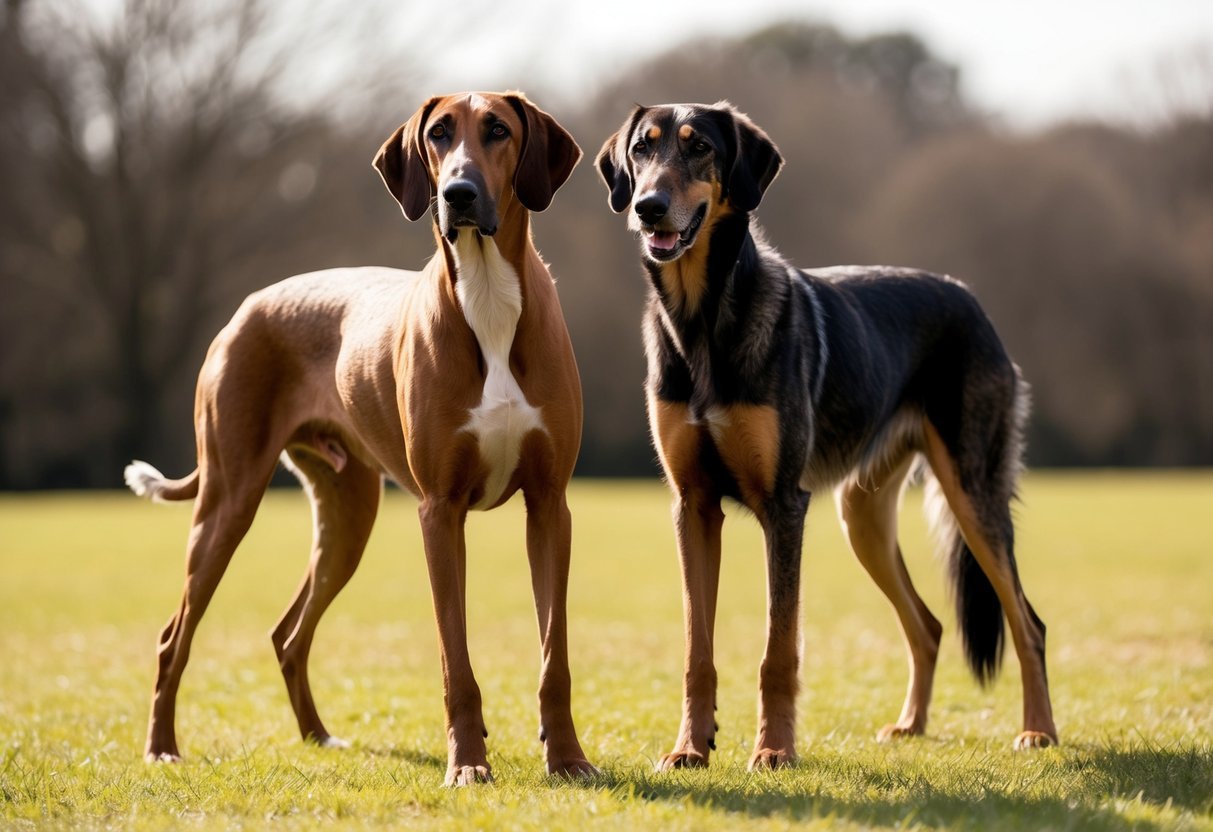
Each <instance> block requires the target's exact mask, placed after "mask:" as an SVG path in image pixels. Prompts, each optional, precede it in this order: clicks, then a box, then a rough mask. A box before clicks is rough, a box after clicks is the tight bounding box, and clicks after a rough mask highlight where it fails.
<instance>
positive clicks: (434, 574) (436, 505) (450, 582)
mask: <svg viewBox="0 0 1213 832" xmlns="http://www.w3.org/2000/svg"><path fill="white" fill-rule="evenodd" d="M418 513H419V514H420V516H421V534H422V537H423V539H424V542H425V560H426V564H427V565H428V567H429V572H430V592H431V594H432V595H433V597H434V617H435V619H436V621H437V624H438V643H439V648H440V650H441V652H442V689H443V694H444V700H445V703H446V737H447V769H446V780H445V782H446V785H448V786H466V785H469V784H471V783H477V782H490V781H492V779H493V775H492V773H491V772H490V769H489V763H488V756H487V753H486V751H485V745H484V739H485V737H486V736H487V735H488V732H487V731H486V730H485V727H484V714H483V713H482V711H481V708H480V687H479V685H477V684H476V678H475V676H473V675H472V664H471V661H470V659H469V657H468V643H467V614H466V587H467V581H466V575H467V548H466V546H465V542H464V530H463V524H464V521H465V520H466V519H467V507H466V506H457V505H453V504H452V503H451V502H450V501H448V500H443V499H433V498H426V499H425V500H423V501H422V503H421V507H420V509H419V510H418Z"/></svg>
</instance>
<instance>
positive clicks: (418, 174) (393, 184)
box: [371, 97, 439, 220]
mask: <svg viewBox="0 0 1213 832" xmlns="http://www.w3.org/2000/svg"><path fill="white" fill-rule="evenodd" d="M438 101H439V99H438V98H436V97H435V98H431V99H430V100H429V101H427V102H425V104H423V105H422V106H421V109H419V110H418V111H417V112H415V113H413V115H412V117H411V118H410V119H409V120H408V121H406V122H405V123H404V124H402V125H400V127H398V128H397V129H396V132H395V133H393V134H392V135H391V137H390V138H388V140H387V141H386V142H384V143H383V146H382V147H380V148H379V152H378V153H376V154H375V158H374V160H372V162H371V164H373V165H374V166H375V169H376V170H378V171H379V175H380V176H381V177H383V184H384V185H386V186H387V189H388V192H389V193H391V195H392V196H394V197H395V198H396V201H397V202H399V203H400V207H401V209H403V211H404V215H405V216H406V217H407V218H409V219H410V220H418V219H421V217H423V216H424V215H425V212H426V209H428V208H429V207H430V194H431V192H432V191H433V186H434V183H433V182H431V181H430V167H429V164H428V163H427V161H426V157H425V150H424V147H425V144H424V140H423V136H424V131H425V122H426V120H427V119H428V118H429V117H430V113H432V112H433V111H434V107H435V106H436V105H437V104H438Z"/></svg>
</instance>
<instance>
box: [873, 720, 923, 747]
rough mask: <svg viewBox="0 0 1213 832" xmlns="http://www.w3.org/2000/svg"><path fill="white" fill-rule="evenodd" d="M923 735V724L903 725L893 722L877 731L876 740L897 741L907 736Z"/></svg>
mask: <svg viewBox="0 0 1213 832" xmlns="http://www.w3.org/2000/svg"><path fill="white" fill-rule="evenodd" d="M919 736H922V726H921V725H902V724H901V723H900V722H891V723H889V724H888V725H886V726H884V727H883V728H881V729H880V730H879V731H877V732H876V742H895V741H897V740H900V739H905V738H906V737H919Z"/></svg>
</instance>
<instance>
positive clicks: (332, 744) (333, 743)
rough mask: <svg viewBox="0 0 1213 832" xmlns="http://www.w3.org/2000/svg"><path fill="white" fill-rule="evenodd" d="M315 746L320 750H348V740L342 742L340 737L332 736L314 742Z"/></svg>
mask: <svg viewBox="0 0 1213 832" xmlns="http://www.w3.org/2000/svg"><path fill="white" fill-rule="evenodd" d="M315 743H316V745H318V746H320V747H321V748H349V747H350V743H349V740H343V739H341V737H334V736H332V735H330V736H327V737H323V738H320V739H317V740H315Z"/></svg>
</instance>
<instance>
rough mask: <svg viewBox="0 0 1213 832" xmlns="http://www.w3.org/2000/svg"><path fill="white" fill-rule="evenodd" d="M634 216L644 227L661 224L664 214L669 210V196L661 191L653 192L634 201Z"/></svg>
mask: <svg viewBox="0 0 1213 832" xmlns="http://www.w3.org/2000/svg"><path fill="white" fill-rule="evenodd" d="M635 208H636V216H638V217H640V221H641V222H642V223H644V224H645V225H656V224H657V223H659V222H661V218H662V217H664V216H665V212H666V211H668V210H670V195H669V194H667V193H663V192H662V191H654V192H653V193H651V194H648V195H647V196H645V197H642V198H641V199H638V200H636V206H635Z"/></svg>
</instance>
